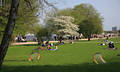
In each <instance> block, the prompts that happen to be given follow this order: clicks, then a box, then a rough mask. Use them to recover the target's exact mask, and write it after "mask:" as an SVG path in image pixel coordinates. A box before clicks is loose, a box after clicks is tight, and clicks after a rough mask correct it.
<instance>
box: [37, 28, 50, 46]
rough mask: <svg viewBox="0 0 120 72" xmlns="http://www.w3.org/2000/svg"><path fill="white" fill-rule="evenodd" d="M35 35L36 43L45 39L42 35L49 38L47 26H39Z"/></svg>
mask: <svg viewBox="0 0 120 72" xmlns="http://www.w3.org/2000/svg"><path fill="white" fill-rule="evenodd" d="M36 36H37V40H38V44H40V43H42V42H43V41H44V40H45V39H44V37H46V38H48V40H49V37H50V34H49V32H48V30H47V28H45V27H40V28H39V30H38V32H36Z"/></svg>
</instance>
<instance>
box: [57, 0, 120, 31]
mask: <svg viewBox="0 0 120 72" xmlns="http://www.w3.org/2000/svg"><path fill="white" fill-rule="evenodd" d="M81 3H89V4H91V5H93V6H94V8H95V9H96V10H97V11H98V12H99V13H100V14H101V16H103V18H104V22H103V29H104V30H106V31H108V30H112V27H114V26H116V27H117V29H120V14H119V13H120V0H60V2H58V3H56V7H57V8H58V9H64V8H74V6H75V5H79V4H81Z"/></svg>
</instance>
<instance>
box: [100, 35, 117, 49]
mask: <svg viewBox="0 0 120 72" xmlns="http://www.w3.org/2000/svg"><path fill="white" fill-rule="evenodd" d="M100 45H108V47H109V48H108V49H116V48H115V45H114V42H113V41H109V38H108V37H107V38H106V40H104V41H102V43H101V44H100Z"/></svg>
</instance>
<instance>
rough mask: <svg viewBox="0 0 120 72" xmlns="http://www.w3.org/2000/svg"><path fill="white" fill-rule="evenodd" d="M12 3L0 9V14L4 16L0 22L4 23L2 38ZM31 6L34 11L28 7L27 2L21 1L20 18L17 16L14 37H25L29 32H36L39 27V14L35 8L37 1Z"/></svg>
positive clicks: (1, 26)
mask: <svg viewBox="0 0 120 72" xmlns="http://www.w3.org/2000/svg"><path fill="white" fill-rule="evenodd" d="M10 1H11V0H10ZM10 3H11V2H7V3H6V5H5V6H3V7H1V8H0V13H1V14H2V15H1V16H0V20H2V23H1V24H0V36H2V34H3V33H2V31H4V28H5V26H6V23H7V19H8V16H9V9H10ZM31 5H32V6H33V7H34V9H32V10H31V8H29V7H28V5H27V4H26V2H24V0H20V3H19V9H18V16H17V20H16V25H15V28H14V32H13V36H16V35H18V34H21V35H24V34H25V33H27V32H34V30H35V29H36V26H38V25H37V24H38V22H39V20H38V18H37V16H36V14H37V12H38V9H37V7H35V6H36V1H34V0H31Z"/></svg>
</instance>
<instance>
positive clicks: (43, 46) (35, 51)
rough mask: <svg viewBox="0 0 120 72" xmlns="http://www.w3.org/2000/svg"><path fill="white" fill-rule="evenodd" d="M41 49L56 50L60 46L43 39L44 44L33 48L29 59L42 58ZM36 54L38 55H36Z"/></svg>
mask: <svg viewBox="0 0 120 72" xmlns="http://www.w3.org/2000/svg"><path fill="white" fill-rule="evenodd" d="M52 47H53V48H52ZM40 50H52V51H56V50H58V47H57V46H56V45H54V44H53V43H49V42H48V41H47V42H45V41H43V43H42V45H40V46H39V47H38V48H35V49H33V50H32V52H31V54H30V58H29V61H33V59H36V58H37V59H38V60H39V59H40ZM35 55H36V57H35Z"/></svg>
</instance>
